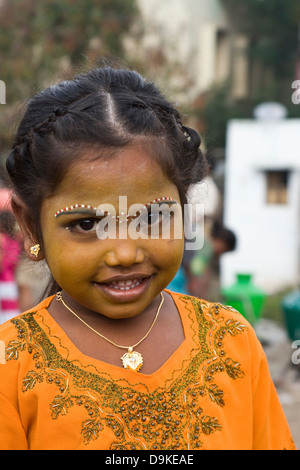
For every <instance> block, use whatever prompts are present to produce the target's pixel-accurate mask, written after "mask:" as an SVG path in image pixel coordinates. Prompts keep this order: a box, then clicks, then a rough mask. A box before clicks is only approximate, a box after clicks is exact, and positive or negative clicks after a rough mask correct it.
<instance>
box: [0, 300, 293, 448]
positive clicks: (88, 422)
mask: <svg viewBox="0 0 300 470" xmlns="http://www.w3.org/2000/svg"><path fill="white" fill-rule="evenodd" d="M169 293H170V294H171V295H172V297H173V299H174V301H175V303H176V305H177V308H178V311H179V313H180V316H181V320H182V324H183V327H184V333H185V340H184V341H183V343H182V344H181V345H180V347H179V348H178V349H177V350H176V351H175V353H174V354H173V355H172V356H171V357H170V358H169V360H168V361H167V362H166V363H165V364H164V365H163V366H162V367H161V368H160V369H159V370H158V371H157V372H155V373H153V374H151V375H146V374H143V373H142V372H134V371H130V370H125V369H123V368H121V367H117V366H113V365H108V364H106V363H104V362H102V361H99V360H94V359H92V358H90V357H87V356H85V355H84V354H82V353H81V352H80V351H79V350H78V349H77V348H76V347H75V346H74V344H73V343H72V342H71V341H70V339H69V338H68V336H67V335H66V334H65V333H64V331H63V330H62V329H61V328H60V326H59V325H58V324H57V323H56V322H55V321H54V319H53V318H52V317H51V315H50V314H49V313H48V311H47V307H48V305H49V303H50V302H51V300H52V298H53V297H49V298H47V299H46V300H44V301H43V302H42V303H41V304H40V305H38V306H37V307H36V308H34V309H33V310H32V311H28V312H25V313H23V314H22V315H20V316H18V317H17V318H15V319H13V320H11V321H9V322H6V323H5V324H3V325H1V327H0V449H6V450H16V449H31V450H35V449H40V450H49V449H50V450H53V449H81V450H84V449H87V450H91V449H112V450H122V449H125V450H130V449H136V450H140V449H145V450H154V449H158V450H170V449H173V450H174V449H178V450H189V449H190V450H195V449H208V450H210V449H211V450H212V449H224V450H225V449H236V450H238V449H264V450H266V449H294V448H295V445H294V442H293V439H292V436H291V433H290V430H289V427H288V424H287V421H286V418H285V416H284V414H283V411H282V408H281V405H280V403H279V400H278V397H277V394H276V391H275V388H274V385H273V383H272V380H271V378H270V375H269V370H268V365H267V361H266V358H265V355H264V352H263V350H262V348H261V346H260V343H259V341H258V340H257V339H256V336H255V334H254V332H253V329H252V328H251V326H250V325H249V324H248V323H247V322H246V320H245V319H244V318H243V317H242V316H241V315H240V314H239V313H238V312H236V311H235V310H233V309H231V308H230V307H224V306H222V305H220V304H213V303H209V302H205V301H202V300H199V299H196V298H193V297H189V296H185V295H181V294H174V293H171V292H169ZM4 346H5V355H4ZM1 348H2V351H1ZM1 352H2V354H1Z"/></svg>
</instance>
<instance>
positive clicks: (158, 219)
mask: <svg viewBox="0 0 300 470" xmlns="http://www.w3.org/2000/svg"><path fill="white" fill-rule="evenodd" d="M169 219H170V213H169V212H167V211H147V212H146V213H145V214H142V216H140V226H141V228H144V229H146V228H151V227H156V226H160V225H162V224H163V223H166V222H169Z"/></svg>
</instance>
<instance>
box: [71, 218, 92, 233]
mask: <svg viewBox="0 0 300 470" xmlns="http://www.w3.org/2000/svg"><path fill="white" fill-rule="evenodd" d="M98 222H99V220H98V219H82V220H76V221H74V222H72V223H71V224H69V225H68V227H67V229H68V230H70V231H71V232H75V233H82V234H94V233H95V232H96V228H97V223H98Z"/></svg>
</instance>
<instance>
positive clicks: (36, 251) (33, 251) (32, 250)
mask: <svg viewBox="0 0 300 470" xmlns="http://www.w3.org/2000/svg"><path fill="white" fill-rule="evenodd" d="M40 249H41V247H40V245H39V244H38V243H37V244H36V245H34V246H32V247H31V248H30V253H31V254H32V255H34V256H35V257H37V256H38V254H39V251H40Z"/></svg>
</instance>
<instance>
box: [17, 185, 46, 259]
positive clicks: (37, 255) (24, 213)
mask: <svg viewBox="0 0 300 470" xmlns="http://www.w3.org/2000/svg"><path fill="white" fill-rule="evenodd" d="M11 207H12V210H13V212H14V214H15V217H16V219H17V222H18V224H19V227H20V230H21V233H22V236H23V240H24V249H25V252H26V254H27V256H28V257H29V258H30V259H32V260H33V261H41V260H42V259H44V257H45V256H44V253H43V249H42V247H41V240H38V237H37V235H36V234H35V230H34V227H33V223H32V218H31V217H30V215H29V210H28V207H27V206H26V205H25V204H24V202H23V201H22V200H21V199H20V198H19V197H18V196H17V195H16V194H13V195H12V198H11Z"/></svg>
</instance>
